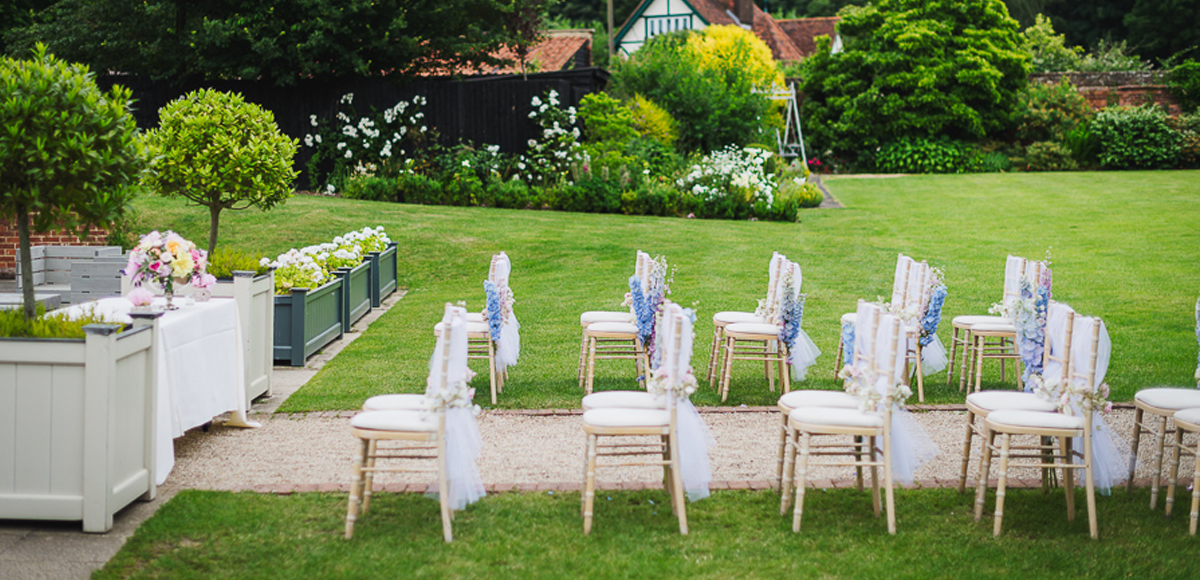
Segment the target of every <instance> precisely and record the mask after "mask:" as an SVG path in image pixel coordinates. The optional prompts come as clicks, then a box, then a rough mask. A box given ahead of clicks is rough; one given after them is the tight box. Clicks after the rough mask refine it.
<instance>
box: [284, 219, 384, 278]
mask: <svg viewBox="0 0 1200 580" xmlns="http://www.w3.org/2000/svg"><path fill="white" fill-rule="evenodd" d="M391 241H392V240H391V238H389V237H388V235H387V233H386V232H384V230H383V226H377V227H375V228H370V227H365V228H363V229H362V230H357V231H351V232H347V233H345V234H342V235H340V236H337V237H335V238H333V241H330V242H325V243H323V244H317V245H313V246H306V247H304V248H300V249H299V250H297V249H295V248H292V249H291V250H288V251H287V252H284V253H283V254H280V255H279V256H278V257H277V258H275V260H273V261H272V260H268V259H267V258H263V259H262V262H261V265H263V266H270V267H272V268H275V293H276V294H287V293H288V292H291V290H292V288H317V287H319V286H321V285H323V284H325V283H327V282H329V281H330V280H332V279H333V272H334V271H335V270H338V269H339V268H353V267H355V266H358V265H359V264H361V263H362V261H363V257H364V256H366V255H367V253H368V252H379V251H383V250H384V249H386V248H387V246H388V244H390V243H391Z"/></svg>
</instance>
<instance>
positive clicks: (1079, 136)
mask: <svg viewBox="0 0 1200 580" xmlns="http://www.w3.org/2000/svg"><path fill="white" fill-rule="evenodd" d="M1062 144H1063V147H1066V148H1067V150H1068V151H1070V152H1071V158H1072V159H1074V160H1075V162H1076V163H1078V164H1079V165H1080V166H1083V167H1095V166H1096V163H1097V159H1098V156H1099V155H1100V138H1099V137H1097V136H1096V134H1095V133H1093V132H1092V123H1091V121H1085V122H1082V123H1079V124H1078V125H1075V127H1073V128H1072V129H1071V130H1070V131H1068V132H1067V134H1066V135H1063V139H1062Z"/></svg>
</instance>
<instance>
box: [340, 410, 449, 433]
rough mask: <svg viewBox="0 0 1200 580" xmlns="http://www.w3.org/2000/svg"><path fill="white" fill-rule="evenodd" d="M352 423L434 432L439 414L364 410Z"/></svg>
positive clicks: (377, 428) (360, 427)
mask: <svg viewBox="0 0 1200 580" xmlns="http://www.w3.org/2000/svg"><path fill="white" fill-rule="evenodd" d="M350 425H351V426H353V427H357V428H359V429H371V430H374V431H405V432H414V433H432V432H434V431H437V415H436V414H434V413H426V412H424V411H411V410H405V411H395V410H393V411H363V412H362V413H359V414H357V415H355V416H354V418H353V419H351V420H350Z"/></svg>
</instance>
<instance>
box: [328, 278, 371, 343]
mask: <svg viewBox="0 0 1200 580" xmlns="http://www.w3.org/2000/svg"><path fill="white" fill-rule="evenodd" d="M372 271H373V270H372V268H371V262H370V261H364V262H363V263H361V264H359V265H357V266H355V267H353V268H342V269H340V270H338V271H336V272H334V275H335V276H337V277H338V278H339V279H341V280H342V292H343V300H344V301H345V302H343V305H342V308H343V311H342V332H350V326H351V325H353V324H354V323H355V322H358V320H359V319H360V318H362V317H363V316H366V315H367V313H368V312H370V311H371V272H372Z"/></svg>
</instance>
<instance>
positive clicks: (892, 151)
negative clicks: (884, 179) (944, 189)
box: [875, 137, 980, 173]
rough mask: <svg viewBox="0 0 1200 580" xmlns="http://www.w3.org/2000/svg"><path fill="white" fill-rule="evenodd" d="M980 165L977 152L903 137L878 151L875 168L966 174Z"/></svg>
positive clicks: (965, 146)
mask: <svg viewBox="0 0 1200 580" xmlns="http://www.w3.org/2000/svg"><path fill="white" fill-rule="evenodd" d="M979 165H980V154H979V152H978V151H977V150H976V149H975V148H974V147H972V146H971V145H968V144H966V143H963V142H961V141H952V140H950V139H946V138H938V139H926V138H922V137H905V138H903V139H900V140H897V141H893V142H891V143H888V144H886V145H884V146H883V147H880V148H879V152H878V153H877V154H876V156H875V167H876V169H878V170H879V171H882V172H885V173H970V172H972V171H977V170H978V169H979Z"/></svg>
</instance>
